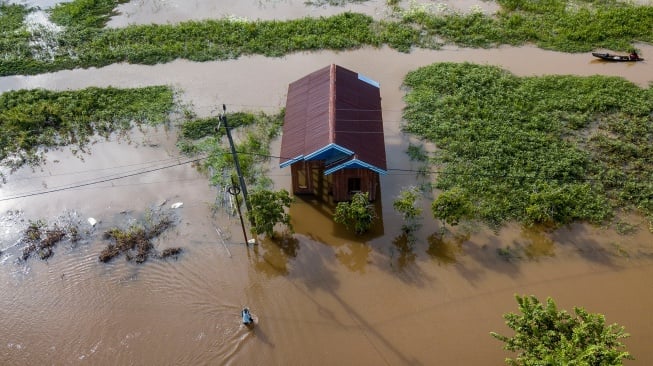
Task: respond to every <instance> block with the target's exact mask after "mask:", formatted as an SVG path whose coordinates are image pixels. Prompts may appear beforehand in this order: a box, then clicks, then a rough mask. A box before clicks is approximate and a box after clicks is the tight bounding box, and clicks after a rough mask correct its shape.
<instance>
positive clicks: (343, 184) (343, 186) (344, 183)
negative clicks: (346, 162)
mask: <svg viewBox="0 0 653 366" xmlns="http://www.w3.org/2000/svg"><path fill="white" fill-rule="evenodd" d="M332 175H333V190H332V193H333V200H334V201H335V202H340V201H349V200H351V198H352V196H353V195H354V194H355V193H356V192H349V186H348V185H349V178H360V184H361V186H360V191H361V192H368V193H369V200H370V201H374V200H375V199H376V191H377V187H378V185H379V175H378V174H377V173H376V172H374V171H372V170H369V169H360V168H359V169H341V170H338V171H337V172H335V173H333V174H332Z"/></svg>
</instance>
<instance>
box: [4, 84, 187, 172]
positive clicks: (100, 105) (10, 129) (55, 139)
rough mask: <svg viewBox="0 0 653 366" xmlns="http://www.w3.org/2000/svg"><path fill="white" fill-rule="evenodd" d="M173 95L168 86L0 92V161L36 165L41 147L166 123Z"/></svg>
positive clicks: (81, 145)
mask: <svg viewBox="0 0 653 366" xmlns="http://www.w3.org/2000/svg"><path fill="white" fill-rule="evenodd" d="M173 97H174V93H173V91H172V89H171V88H169V87H166V86H153V87H145V88H136V89H117V88H103V89H102V88H87V89H82V90H76V91H48V90H43V89H35V90H18V91H11V92H6V93H3V94H0V163H1V164H2V165H5V166H10V167H12V168H14V169H15V168H19V167H21V166H23V165H24V164H38V163H39V162H41V161H42V159H43V151H44V150H43V149H41V148H46V149H47V148H48V147H56V146H64V145H75V146H76V147H77V148H78V149H80V150H83V149H84V147H85V146H86V144H87V143H88V142H89V141H90V138H91V137H92V136H94V135H95V134H98V135H100V136H104V137H107V138H108V137H109V135H110V134H111V133H113V132H120V131H126V130H128V129H129V128H131V127H132V125H133V124H141V123H151V124H159V123H164V122H168V121H169V115H170V113H171V111H172V110H173V109H174V104H175V103H174V100H173Z"/></svg>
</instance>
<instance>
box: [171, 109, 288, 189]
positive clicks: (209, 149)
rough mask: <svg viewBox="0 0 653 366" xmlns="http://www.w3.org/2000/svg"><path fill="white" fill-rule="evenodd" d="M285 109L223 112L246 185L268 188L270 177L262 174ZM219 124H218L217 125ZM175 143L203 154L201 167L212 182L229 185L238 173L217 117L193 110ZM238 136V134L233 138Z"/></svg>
mask: <svg viewBox="0 0 653 366" xmlns="http://www.w3.org/2000/svg"><path fill="white" fill-rule="evenodd" d="M284 115H285V111H283V110H282V111H281V112H280V113H278V114H273V115H269V114H265V113H258V114H255V113H247V112H236V113H228V114H226V118H227V121H228V123H229V127H230V128H231V129H232V135H234V140H235V146H236V151H237V152H238V160H239V162H240V167H241V170H242V172H243V176H244V178H245V180H246V182H247V184H248V185H253V186H255V188H269V187H270V185H271V184H270V183H271V182H270V180H269V178H266V177H265V175H264V174H262V170H264V169H265V163H266V162H267V161H268V160H269V159H270V142H271V141H272V139H274V138H275V137H277V136H278V135H279V132H280V131H281V126H282V124H283V119H284ZM218 127H219V128H218ZM180 128H181V134H180V135H181V136H180V139H179V142H178V143H177V146H178V147H179V149H180V150H181V151H182V152H183V153H185V154H187V155H191V156H194V155H198V154H204V155H206V159H205V160H204V161H203V163H202V166H201V168H202V170H203V171H205V172H208V173H210V175H211V182H212V184H215V185H219V186H221V187H228V186H231V182H232V178H235V177H237V174H236V171H235V166H234V161H233V157H232V154H231V149H230V147H229V143H228V142H227V141H226V139H225V138H224V136H225V135H226V130H225V127H224V124H223V123H222V124H221V123H220V122H219V118H218V117H209V118H197V117H195V116H193V115H192V114H190V115H188V116H187V120H186V121H185V122H183V124H182V125H181V127H180ZM236 137H237V138H236Z"/></svg>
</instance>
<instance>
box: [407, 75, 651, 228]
mask: <svg viewBox="0 0 653 366" xmlns="http://www.w3.org/2000/svg"><path fill="white" fill-rule="evenodd" d="M405 84H406V85H407V86H408V87H409V88H410V89H411V90H410V92H409V93H408V94H407V96H406V102H407V107H406V109H405V111H404V118H405V119H406V120H407V121H408V123H407V124H406V125H405V126H404V130H405V131H406V132H410V133H413V134H416V135H418V136H420V137H422V138H424V139H427V140H429V141H432V142H434V143H435V144H436V145H437V147H438V148H439V149H441V151H440V154H439V155H438V159H437V161H435V163H436V164H440V165H442V166H443V172H442V173H441V174H440V176H439V177H438V179H437V182H436V187H437V188H439V189H442V190H445V191H446V190H450V189H462V190H463V191H465V192H466V193H467V194H468V195H469V197H471V198H472V201H473V202H474V203H475V212H474V216H475V217H477V218H480V219H482V220H484V221H485V222H487V223H489V224H490V225H492V226H498V225H501V224H502V223H503V222H505V221H507V220H517V221H520V222H523V223H540V224H547V225H554V226H555V225H560V224H565V223H568V222H571V221H589V222H593V223H600V222H603V221H605V220H606V219H609V218H610V217H611V215H612V209H613V207H615V206H625V207H634V208H637V209H639V210H640V211H641V212H643V213H644V214H646V215H648V216H649V217H650V216H651V215H652V214H653V198H652V197H653V148H652V147H651V146H652V145H651V142H652V141H653V92H652V90H651V88H648V89H641V88H639V87H637V86H636V85H634V84H632V83H630V82H628V81H625V80H623V79H620V78H615V77H601V76H593V77H574V76H546V77H524V78H519V77H516V76H514V75H512V74H510V73H508V72H506V71H504V70H502V69H500V68H497V67H491V66H479V65H474V64H468V63H465V64H452V63H442V64H434V65H431V66H428V67H423V68H420V69H418V70H416V71H414V72H411V73H409V74H408V75H407V76H406V79H405Z"/></svg>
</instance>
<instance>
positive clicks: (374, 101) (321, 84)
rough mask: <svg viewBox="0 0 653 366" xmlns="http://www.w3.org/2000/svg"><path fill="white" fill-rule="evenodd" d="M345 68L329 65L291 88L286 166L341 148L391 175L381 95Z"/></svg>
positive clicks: (284, 140) (283, 142)
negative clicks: (313, 154) (388, 165)
mask: <svg viewBox="0 0 653 366" xmlns="http://www.w3.org/2000/svg"><path fill="white" fill-rule="evenodd" d="M366 80H368V79H365V78H363V79H361V78H360V77H359V74H358V73H356V72H353V71H351V70H347V69H345V68H344V67H341V66H337V65H330V66H327V67H325V68H322V69H320V70H317V71H315V72H313V73H311V74H309V75H306V76H304V77H303V78H301V79H299V80H297V81H295V82H293V83H291V84H290V86H289V87H288V97H287V101H286V117H285V120H284V125H283V135H282V139H281V156H282V158H281V164H282V165H283V164H284V163H286V162H289V161H291V160H292V159H293V158H296V157H299V156H307V155H309V154H311V153H314V152H316V151H320V149H323V148H325V147H327V146H329V144H337V145H338V146H341V147H344V148H346V149H348V150H351V151H353V152H354V153H355V156H356V158H357V159H359V160H361V161H363V162H365V163H368V164H370V165H373V166H375V167H377V168H379V169H382V170H386V158H385V140H384V137H383V118H382V112H381V92H380V90H379V88H378V86H377V85H373V84H372V83H370V82H368V81H366Z"/></svg>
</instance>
